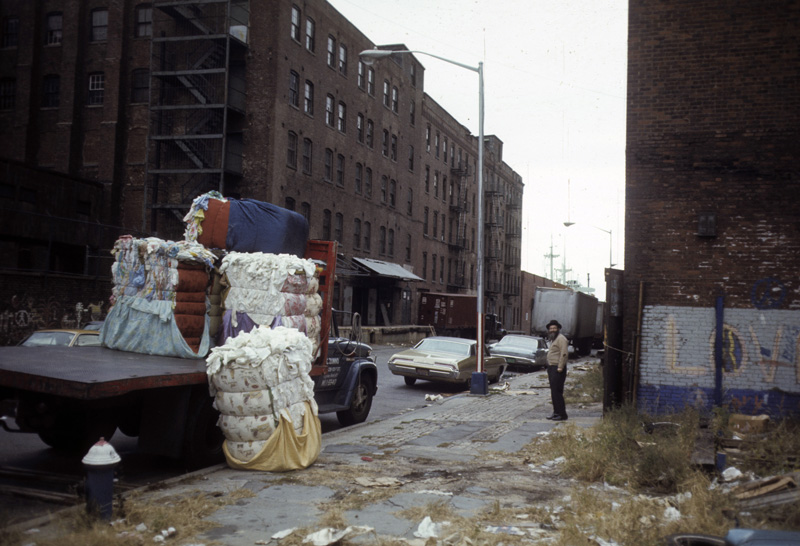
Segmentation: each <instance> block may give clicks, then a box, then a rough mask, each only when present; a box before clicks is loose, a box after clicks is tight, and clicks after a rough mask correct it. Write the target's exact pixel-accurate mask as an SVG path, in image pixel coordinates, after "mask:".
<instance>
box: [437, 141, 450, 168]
mask: <svg viewBox="0 0 800 546" xmlns="http://www.w3.org/2000/svg"><path fill="white" fill-rule="evenodd" d="M442 156H444V157H442V161H444V162H445V163H447V137H444V141H443V142H442ZM436 157H439V154H436Z"/></svg>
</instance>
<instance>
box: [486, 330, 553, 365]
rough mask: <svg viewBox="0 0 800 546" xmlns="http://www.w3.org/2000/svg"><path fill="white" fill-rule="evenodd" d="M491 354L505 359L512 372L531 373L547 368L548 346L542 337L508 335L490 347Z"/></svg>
mask: <svg viewBox="0 0 800 546" xmlns="http://www.w3.org/2000/svg"><path fill="white" fill-rule="evenodd" d="M489 354H490V355H493V356H502V357H504V358H505V359H506V364H507V365H508V369H509V370H512V371H519V372H530V371H532V370H535V369H537V368H546V367H547V344H546V343H545V341H544V338H541V337H535V336H525V335H507V336H505V337H504V338H503V339H501V340H500V341H498V342H497V343H493V344H491V345H489Z"/></svg>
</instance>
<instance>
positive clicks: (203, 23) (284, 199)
mask: <svg viewBox="0 0 800 546" xmlns="http://www.w3.org/2000/svg"><path fill="white" fill-rule="evenodd" d="M0 17H2V25H3V26H2V28H0V32H2V36H0V39H2V48H0V69H2V73H1V74H0V146H1V147H0V150H2V152H0V156H1V157H0V159H4V160H6V161H5V165H7V166H8V167H7V168H6V169H5V175H4V176H3V178H2V179H0V190H2V191H0V201H2V203H0V204H2V206H3V207H5V208H9V209H14V208H16V207H18V205H19V203H20V199H21V196H22V195H25V196H27V199H28V201H29V205H30V207H29V208H31V210H33V211H34V212H39V213H41V212H42V210H43V199H44V196H43V193H44V191H45V190H44V189H43V188H44V186H42V185H41V184H40V183H39V181H38V178H37V176H38V175H36V173H45V172H48V173H52V174H56V175H62V176H63V177H64V180H67V179H68V178H69V179H70V180H75V181H77V183H79V184H85V185H86V186H87V187H95V186H98V185H99V187H100V188H101V189H102V195H103V199H102V200H101V201H99V202H96V203H95V202H92V203H93V204H92V206H91V207H90V208H89V209H88V210H84V213H85V214H84V215H83V216H84V218H83V220H85V221H86V222H94V223H99V224H102V225H110V226H119V230H118V233H117V235H118V234H121V233H123V232H126V233H134V234H137V235H154V236H158V237H161V238H164V239H176V238H180V237H181V236H182V232H183V226H182V223H181V218H182V217H183V215H184V214H185V212H186V211H187V210H188V207H189V205H190V203H191V201H192V199H193V198H194V197H195V196H197V195H199V194H201V193H203V192H206V191H209V190H219V191H221V192H222V193H223V194H224V195H226V196H229V197H236V198H253V199H257V200H262V201H268V202H271V203H275V204H278V205H281V206H285V207H286V208H289V209H293V210H296V211H298V212H300V213H302V214H303V215H304V216H306V218H307V219H308V220H309V224H310V228H311V229H310V235H311V237H313V238H322V239H335V240H338V241H339V242H340V250H341V256H340V258H341V260H340V267H339V272H340V274H339V275H338V280H339V282H338V283H337V288H336V296H335V297H336V306H337V307H338V308H339V309H343V310H345V311H352V312H358V313H360V314H361V315H362V318H363V322H364V324H378V325H381V324H382V325H386V324H408V323H409V322H411V321H413V317H414V316H415V315H416V313H415V310H416V304H417V301H418V294H419V293H420V292H423V291H429V290H434V291H453V292H462V293H475V290H476V286H475V282H476V272H475V263H476V254H475V249H476V236H477V232H478V230H477V217H476V213H475V211H476V203H477V195H476V190H477V177H476V166H477V155H478V154H477V150H478V148H477V147H478V142H477V138H476V137H475V136H473V135H472V134H471V133H470V132H469V130H467V129H466V128H465V127H464V126H462V125H461V124H460V123H458V121H457V120H455V119H454V118H453V117H452V116H450V115H449V114H448V113H447V111H446V110H444V108H443V107H442V106H440V105H439V104H437V103H436V102H435V101H434V100H433V99H432V98H431V97H429V96H427V95H426V94H425V92H424V79H425V68H424V66H423V65H422V63H421V62H420V59H419V57H418V56H414V55H394V56H392V57H391V58H389V59H386V60H383V61H380V62H377V63H375V64H374V65H371V66H367V65H366V64H365V63H363V62H361V61H360V60H359V57H358V53H359V52H360V51H362V50H364V49H370V48H373V47H375V45H374V44H373V43H372V42H371V41H370V40H369V39H368V38H367V36H366V35H365V34H363V33H362V31H361V30H360V29H357V28H355V27H354V26H353V25H352V24H351V23H350V22H349V21H347V20H346V19H345V18H344V17H343V16H342V15H341V14H340V13H338V12H337V11H336V10H335V9H333V7H332V6H330V5H329V4H328V3H327V2H325V1H324V0H307V1H305V2H294V3H293V2H292V1H291V0H268V1H263V2H259V3H258V9H251V5H250V2H249V1H247V0H210V1H209V0H204V1H202V2H200V1H197V2H191V1H177V2H176V1H168V2H167V1H158V0H156V1H153V2H139V1H134V0H120V1H110V0H45V1H43V2H29V1H27V0H8V1H4V2H3V3H2V4H1V5H0ZM379 47H383V48H389V49H405V46H403V45H394V46H379ZM486 143H487V144H486V148H485V149H486V153H485V180H486V192H485V202H486V215H485V218H486V227H485V231H486V234H485V238H486V245H485V248H486V252H487V256H486V262H485V263H486V272H487V274H486V283H487V284H486V295H487V302H486V310H487V312H496V313H498V314H499V315H500V316H501V318H502V319H503V321H504V323H505V324H506V325H507V327H509V328H511V329H518V327H519V324H520V317H521V309H520V304H519V297H518V296H519V290H520V283H521V281H520V278H521V271H520V246H521V242H520V232H521V229H520V226H521V210H520V204H521V202H522V191H523V183H522V179H521V177H520V176H519V175H518V174H516V173H515V172H514V171H513V169H511V168H510V167H509V166H508V165H506V164H505V163H504V162H503V157H502V142H501V141H500V140H499V139H498V138H496V137H493V136H487V137H486ZM18 167H19V168H25V169H28V171H27V172H28V174H29V176H26V177H20V176H18V174H14V173H15V172H16V170H18ZM63 205H64V207H65V209H67V210H68V209H71V208H73V207H77V206H78V205H77V204H76V203H73V202H64V203H63ZM82 206H83V207H84V209H86V205H85V201H84V205H82ZM51 212H52V211H51ZM69 214H71V213H68V212H67V211H65V212H64V216H69ZM25 221H26V220H23V223H24V222H25ZM2 235H3V240H4V241H5V243H4V244H5V247H6V250H7V251H8V252H9V253H10V254H15V255H16V254H19V253H21V252H22V253H23V254H24V251H23V247H24V241H23V236H22V235H23V234H21V233H18V232H16V231H15V230H14V229H9V230H8V231H4V232H3V234H2ZM106 235H107V234H106ZM53 237H54V236H53V235H48V236H42V237H41V238H40V239H38V240H37V244H39V245H40V246H41V245H44V246H45V247H47V246H48V245H49V242H50V241H51V240H52V239H53ZM58 237H59V238H61V239H65V240H72V241H75V242H78V241H79V240H80V232H78V231H76V232H75V233H71V232H70V231H69V230H62V231H60V232H59V234H58ZM111 241H112V242H113V238H112V239H111ZM97 244H98V245H99V247H100V248H103V247H104V248H105V249H108V248H109V245H110V243H109V242H108V241H104V242H103V243H97ZM83 257H84V258H86V260H85V261H92V260H93V257H92V256H91V255H88V254H86V255H83ZM29 266H30V267H29V268H28V269H30V270H32V271H35V272H41V271H44V272H48V271H51V270H52V260H49V258H48V259H44V258H43V259H42V260H40V261H37V262H35V263H31V264H29ZM19 267H21V266H18V267H17V268H19ZM11 269H12V270H14V269H15V267H11ZM81 273H83V274H88V270H87V271H84V272H81ZM2 305H8V304H7V303H6V302H0V306H2ZM64 305H65V306H66V307H70V306H71V305H72V304H71V303H67V304H64Z"/></svg>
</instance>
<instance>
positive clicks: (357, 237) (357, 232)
mask: <svg viewBox="0 0 800 546" xmlns="http://www.w3.org/2000/svg"><path fill="white" fill-rule="evenodd" d="M353 248H361V219H360V218H356V219H355V220H353Z"/></svg>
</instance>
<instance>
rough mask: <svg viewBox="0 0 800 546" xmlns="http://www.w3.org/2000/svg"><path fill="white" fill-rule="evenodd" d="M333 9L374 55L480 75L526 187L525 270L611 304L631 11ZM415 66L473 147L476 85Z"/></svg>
mask: <svg viewBox="0 0 800 546" xmlns="http://www.w3.org/2000/svg"><path fill="white" fill-rule="evenodd" d="M328 1H329V3H330V4H331V5H333V6H334V7H335V8H336V9H337V10H338V11H339V12H340V13H341V14H342V15H344V16H345V17H346V18H347V19H349V20H350V21H351V22H352V23H353V24H354V25H355V26H356V27H358V28H359V30H361V32H363V33H364V34H365V35H366V36H367V37H368V38H369V39H370V40H372V41H373V42H374V43H375V45H382V44H397V43H403V44H405V45H406V46H407V47H408V48H409V49H411V50H418V51H424V52H428V53H432V54H434V55H438V56H441V57H445V58H447V59H451V60H453V61H457V62H460V63H463V64H467V65H470V66H476V67H477V65H478V63H479V62H481V61H482V62H483V63H484V66H483V70H484V105H485V112H484V133H485V134H486V135H492V134H493V135H497V137H498V138H499V139H500V140H502V141H503V159H504V161H505V162H506V163H507V164H508V165H509V166H510V167H511V168H512V169H514V170H515V171H516V172H517V173H518V174H520V176H522V180H523V183H524V184H525V188H524V200H523V209H522V269H523V270H525V271H528V272H530V273H535V274H537V275H541V276H544V277H547V278H554V279H555V280H561V278H562V275H563V273H562V270H563V269H567V270H569V271H567V272H566V279H567V280H577V281H579V282H580V284H582V285H584V286H587V285H588V286H591V287H593V288H595V289H596V295H597V296H598V298H599V299H600V300H601V301H602V300H605V282H604V268H606V267H608V265H609V249H611V251H612V256H613V262H614V263H615V264H617V265H616V266H615V267H616V268H619V269H621V268H622V267H623V263H624V256H623V253H624V227H625V226H624V210H625V96H626V57H627V22H628V4H627V2H628V0H448V1H443V0H328ZM416 57H417V59H418V60H419V61H420V62H421V63H422V64H423V66H424V67H425V92H426V93H427V94H428V95H430V96H431V97H433V99H434V100H436V101H437V102H438V103H439V104H440V105H442V107H444V108H445V109H446V110H447V111H448V112H449V113H450V114H451V115H453V116H454V117H455V118H456V119H457V120H458V121H459V122H461V123H462V124H464V125H465V126H466V127H467V128H469V129H470V130H471V131H472V133H473V134H474V135H476V136H477V135H478V129H479V127H478V75H477V74H476V73H475V72H472V71H469V70H465V69H464V68H459V67H457V66H454V65H451V64H448V63H446V62H442V61H439V60H436V59H433V58H431V57H428V56H425V55H416ZM564 222H574V225H572V226H571V227H569V228H566V227H565V226H564ZM609 231H610V232H611V233H610V234H609V233H608V232H609ZM551 245H552V252H551ZM550 254H553V255H557V256H558V257H555V258H553V259H552V260H551V259H549V258H548V257H546V256H547V255H550ZM551 267H552V269H551ZM551 271H552V274H551Z"/></svg>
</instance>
